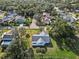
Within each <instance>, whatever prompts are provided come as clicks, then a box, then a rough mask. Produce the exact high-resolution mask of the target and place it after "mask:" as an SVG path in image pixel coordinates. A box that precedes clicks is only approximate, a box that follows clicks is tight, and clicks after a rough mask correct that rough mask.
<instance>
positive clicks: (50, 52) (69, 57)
mask: <svg viewBox="0 0 79 59" xmlns="http://www.w3.org/2000/svg"><path fill="white" fill-rule="evenodd" d="M52 44H53V47H47V52H46V54H44V55H43V58H47V59H49V58H53V59H76V55H75V54H74V53H73V52H72V51H67V50H63V51H62V50H60V49H59V48H58V46H57V44H56V42H55V41H54V40H52ZM34 51H35V52H36V50H34ZM35 55H37V56H38V59H39V58H40V57H39V54H37V53H35ZM37 56H36V58H37Z"/></svg>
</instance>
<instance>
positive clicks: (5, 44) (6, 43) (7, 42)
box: [1, 33, 13, 48]
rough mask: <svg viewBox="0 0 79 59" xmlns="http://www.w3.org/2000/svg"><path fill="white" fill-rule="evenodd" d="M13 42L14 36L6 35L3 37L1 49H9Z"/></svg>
mask: <svg viewBox="0 0 79 59" xmlns="http://www.w3.org/2000/svg"><path fill="white" fill-rule="evenodd" d="M12 40H13V35H12V34H11V33H4V34H3V35H2V41H1V47H2V48H7V47H8V46H9V45H10V43H11V42H12Z"/></svg>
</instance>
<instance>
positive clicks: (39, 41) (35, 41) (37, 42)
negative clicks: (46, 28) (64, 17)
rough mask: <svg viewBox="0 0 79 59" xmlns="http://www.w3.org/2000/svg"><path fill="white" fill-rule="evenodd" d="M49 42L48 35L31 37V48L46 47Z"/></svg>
mask: <svg viewBox="0 0 79 59" xmlns="http://www.w3.org/2000/svg"><path fill="white" fill-rule="evenodd" d="M50 40H51V39H50V37H49V35H48V34H35V35H33V36H32V46H46V45H48V44H50Z"/></svg>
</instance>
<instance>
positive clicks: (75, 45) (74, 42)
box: [56, 35, 79, 56]
mask: <svg viewBox="0 0 79 59" xmlns="http://www.w3.org/2000/svg"><path fill="white" fill-rule="evenodd" d="M56 42H57V45H58V47H59V48H60V49H61V50H64V49H66V50H67V51H72V52H73V53H75V54H76V55H78V56H79V37H77V36H75V35H73V36H72V37H67V38H64V39H61V38H58V39H56Z"/></svg>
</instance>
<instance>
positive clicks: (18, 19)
mask: <svg viewBox="0 0 79 59" xmlns="http://www.w3.org/2000/svg"><path fill="white" fill-rule="evenodd" d="M15 22H16V23H18V24H23V23H24V22H25V18H24V17H23V16H19V15H17V16H16V17H15Z"/></svg>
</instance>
